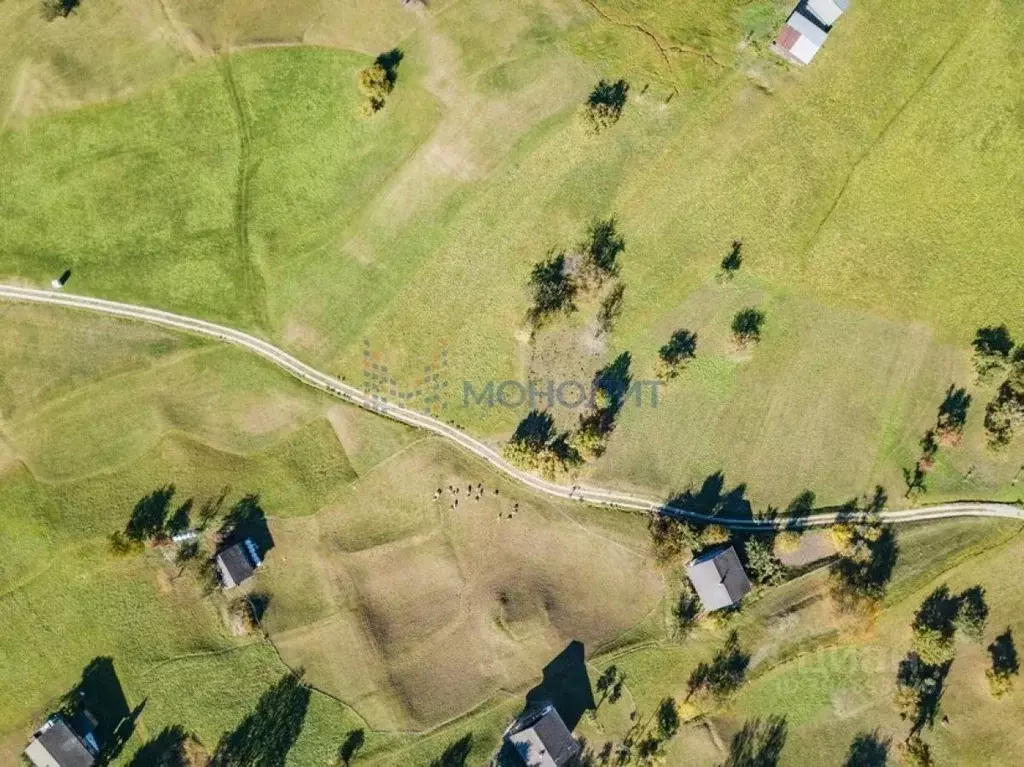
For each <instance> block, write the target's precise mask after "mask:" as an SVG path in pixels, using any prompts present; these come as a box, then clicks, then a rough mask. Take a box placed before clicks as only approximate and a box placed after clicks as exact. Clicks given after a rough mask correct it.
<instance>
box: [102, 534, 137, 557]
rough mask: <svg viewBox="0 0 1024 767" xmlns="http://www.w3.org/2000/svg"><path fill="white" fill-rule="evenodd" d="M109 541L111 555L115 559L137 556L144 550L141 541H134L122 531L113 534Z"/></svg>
mask: <svg viewBox="0 0 1024 767" xmlns="http://www.w3.org/2000/svg"><path fill="white" fill-rule="evenodd" d="M107 540H108V544H109V549H110V553H111V554H113V555H114V556H115V557H127V556H129V555H131V554H137V553H138V552H140V551H142V548H143V546H142V542H141V541H134V540H132V539H131V538H129V537H128V536H126V535H125V534H124V533H122V532H120V531H117V532H114V533H111V534H110V537H109V538H108V539H107Z"/></svg>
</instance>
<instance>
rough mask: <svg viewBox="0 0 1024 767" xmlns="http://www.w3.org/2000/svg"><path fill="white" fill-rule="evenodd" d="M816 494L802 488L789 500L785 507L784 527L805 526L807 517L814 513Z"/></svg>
mask: <svg viewBox="0 0 1024 767" xmlns="http://www.w3.org/2000/svg"><path fill="white" fill-rule="evenodd" d="M815 500H816V496H815V495H814V493H813V492H812V491H810V490H804V491H803V492H802V493H800V495H798V496H797V497H796V498H794V499H793V500H792V501H790V502H789V505H788V506H787V507H786V529H787V530H803V529H804V528H805V527H807V518H808V517H809V516H811V514H813V513H814V502H815Z"/></svg>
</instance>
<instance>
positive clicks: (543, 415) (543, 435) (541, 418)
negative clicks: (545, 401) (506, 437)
mask: <svg viewBox="0 0 1024 767" xmlns="http://www.w3.org/2000/svg"><path fill="white" fill-rule="evenodd" d="M554 436H555V419H554V416H552V415H551V413H549V412H548V411H546V410H543V411H541V410H531V411H530V412H529V413H527V414H526V416H525V417H524V418H523V420H521V421H520V422H519V425H518V426H516V430H515V433H514V434H513V435H512V441H513V442H522V443H523V444H526V445H530V446H531V447H536V448H540V447H542V446H544V445H546V444H547V443H548V440H550V439H552V438H553V437H554Z"/></svg>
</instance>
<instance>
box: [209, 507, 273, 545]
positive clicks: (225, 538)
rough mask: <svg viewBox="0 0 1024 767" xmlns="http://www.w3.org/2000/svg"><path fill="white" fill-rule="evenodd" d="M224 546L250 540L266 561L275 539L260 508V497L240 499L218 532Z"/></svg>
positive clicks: (264, 513)
mask: <svg viewBox="0 0 1024 767" xmlns="http://www.w3.org/2000/svg"><path fill="white" fill-rule="evenodd" d="M218 534H219V536H220V540H221V545H222V546H233V545H234V544H236V543H241V542H242V541H244V540H246V539H249V540H251V541H252V542H253V543H254V544H255V546H256V550H257V551H258V552H259V555H260V559H265V558H266V556H267V552H268V551H270V550H271V549H272V548H274V538H273V536H272V535H271V534H270V526H269V525H268V524H267V514H266V512H265V511H263V507H262V506H260V497H259V496H258V495H252V494H251V495H247V496H245V497H244V498H242V499H240V500H239V501H238V502H237V503H235V505H234V506H232V507H231V510H230V511H229V512H228V514H227V516H226V517H224V521H223V522H222V523H221V526H220V530H219V531H218Z"/></svg>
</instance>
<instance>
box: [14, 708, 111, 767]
mask: <svg viewBox="0 0 1024 767" xmlns="http://www.w3.org/2000/svg"><path fill="white" fill-rule="evenodd" d="M25 756H27V757H28V759H29V761H30V762H32V764H34V765H36V767H92V765H93V764H94V763H95V761H96V755H95V754H94V753H93V751H92V750H91V749H90V748H88V747H87V746H86V743H85V741H84V740H83V739H82V738H80V737H79V736H78V735H77V734H76V733H75V731H74V730H72V729H71V728H70V727H69V726H68V724H67V722H65V721H64V718H63V717H62V716H59V715H58V716H55V717H52V718H51V719H50V720H49V721H48V722H47V723H46V724H44V725H43V726H42V727H40V728H39V731H38V732H37V733H36V735H35V738H33V740H32V742H31V743H29V744H28V748H26V749H25Z"/></svg>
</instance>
